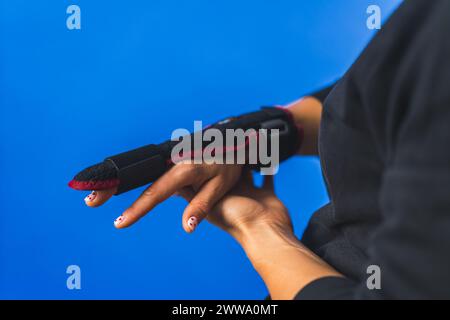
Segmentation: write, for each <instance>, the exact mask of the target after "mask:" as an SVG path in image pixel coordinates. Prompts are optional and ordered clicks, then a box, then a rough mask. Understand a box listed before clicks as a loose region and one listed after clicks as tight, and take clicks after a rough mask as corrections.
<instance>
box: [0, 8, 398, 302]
mask: <svg viewBox="0 0 450 320" xmlns="http://www.w3.org/2000/svg"><path fill="white" fill-rule="evenodd" d="M398 3H399V1H394V0H392V1H387V0H386V1H381V0H379V1H376V0H370V1H365V0H345V1H342V0H314V1H300V0H291V1H262V0H247V1H238V0H227V1H207V0H201V1H198V0H189V1H188V0H177V1H174V0H164V1H162V0H161V1H157V0H152V1H144V0H142V1H104V0H101V1H100V0H97V1H88V0H74V1H72V2H69V1H51V0H47V1H25V0H14V1H8V0H0V212H1V213H0V214H1V220H0V298H27V299H28V298H40V299H46V298H56V299H81V298H89V299H91V298H92V299H100V298H138V299H140V298H149V299H168V298H173V299H231V298H236V299H241V298H247V299H259V298H263V297H264V296H265V294H266V289H265V287H264V284H263V282H262V281H261V279H260V278H259V277H258V275H257V274H256V272H255V271H254V270H253V269H252V267H251V265H250V263H249V262H248V261H247V259H246V257H245V254H244V252H243V251H242V250H241V249H240V247H239V246H238V245H237V244H236V243H235V242H234V240H233V239H232V238H231V237H229V236H228V235H227V234H225V233H223V232H222V231H220V230H218V229H216V228H215V227H213V226H210V225H208V224H207V223H203V224H202V225H201V227H200V228H199V229H198V230H197V232H196V233H195V234H193V235H187V234H185V233H184V232H183V230H182V228H181V213H182V210H183V208H184V206H185V203H184V201H183V200H181V199H170V200H168V201H167V202H165V203H163V204H162V205H160V206H159V207H157V208H156V209H155V210H154V211H153V212H151V213H150V214H149V215H148V216H147V217H146V218H145V219H143V220H141V221H140V222H139V223H138V224H137V225H135V226H134V227H133V228H130V229H127V230H122V231H117V230H115V229H114V228H113V224H112V222H113V220H114V219H115V218H116V217H117V216H118V215H120V214H121V212H122V211H123V210H124V209H125V208H127V206H128V205H129V204H130V203H131V202H132V201H133V200H134V199H135V198H136V197H137V196H138V195H139V193H140V192H141V191H142V190H135V191H133V192H130V193H128V194H124V195H122V196H120V197H115V198H114V199H112V201H110V202H109V203H107V204H106V205H105V206H103V207H101V208H98V209H90V208H87V207H86V206H85V205H84V203H83V201H82V199H83V198H84V196H85V194H83V193H80V192H75V191H73V190H71V189H69V188H68V187H67V182H68V181H69V180H70V179H71V178H72V176H73V174H75V173H76V172H77V171H78V170H79V169H81V168H84V167H85V166H88V165H90V164H92V163H95V162H98V161H100V160H102V159H103V158H104V157H105V156H107V155H111V154H115V153H118V152H122V151H124V150H128V149H131V148H134V147H137V146H140V145H143V144H147V143H151V142H160V141H163V140H165V139H167V138H168V137H169V135H170V133H171V132H172V130H173V129H175V128H188V129H193V128H192V126H193V120H202V121H203V122H204V123H211V122H214V121H216V120H218V119H221V118H223V117H224V116H228V115H233V114H240V113H243V112H246V111H251V110H254V109H256V108H258V107H259V106H260V105H268V104H284V103H287V102H290V101H292V100H295V99H297V98H299V97H301V96H302V95H303V94H306V93H308V92H310V91H311V90H314V89H317V88H319V87H321V86H323V85H325V84H327V83H330V82H332V81H333V80H335V79H337V78H339V76H341V75H342V74H343V73H344V72H345V71H346V69H347V68H348V67H349V66H350V65H351V63H352V62H353V61H354V60H355V58H356V57H357V56H358V54H359V53H360V52H361V50H362V49H363V48H364V46H365V45H366V44H367V42H368V41H369V40H370V38H371V37H372V36H373V35H374V33H375V31H372V30H368V29H367V28H366V19H367V14H366V8H367V6H368V5H370V4H378V5H380V7H381V9H382V13H383V18H386V17H387V16H388V15H389V14H390V13H391V12H392V10H393V9H394V8H395V7H396V5H398ZM70 4H77V5H79V6H80V7H81V10H82V30H78V31H77V30H74V31H70V30H68V29H67V28H66V18H67V14H66V8H67V7H68V6H69V5H70ZM276 180H277V191H278V194H279V196H280V198H281V199H282V200H283V201H284V202H285V203H286V205H287V207H288V208H289V209H290V211H291V213H292V215H293V220H294V224H295V227H296V230H297V234H298V235H301V233H302V231H303V229H304V227H305V225H306V223H307V221H308V219H309V217H310V215H311V214H312V212H313V211H315V210H316V209H317V208H319V207H320V206H322V205H323V204H325V203H326V202H327V194H326V191H325V189H324V184H323V180H322V176H321V172H320V166H319V162H318V160H317V159H315V158H303V159H301V158H296V159H291V160H289V161H288V162H287V163H285V164H283V165H282V166H281V170H280V173H279V174H278V176H277V179H276ZM72 264H76V265H79V266H80V267H81V271H82V289H81V290H68V289H67V288H66V278H67V276H68V275H67V274H66V268H67V266H69V265H72Z"/></svg>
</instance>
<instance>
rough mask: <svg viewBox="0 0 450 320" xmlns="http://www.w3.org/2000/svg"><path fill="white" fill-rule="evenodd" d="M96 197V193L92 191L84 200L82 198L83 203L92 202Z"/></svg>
mask: <svg viewBox="0 0 450 320" xmlns="http://www.w3.org/2000/svg"><path fill="white" fill-rule="evenodd" d="M96 197H97V192H95V191H92V192H91V194H90V195H88V196H87V197H86V198H84V201H85V202H92V201H94V199H95V198H96Z"/></svg>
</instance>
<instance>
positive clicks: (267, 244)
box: [233, 222, 303, 268]
mask: <svg viewBox="0 0 450 320" xmlns="http://www.w3.org/2000/svg"><path fill="white" fill-rule="evenodd" d="M233 236H234V238H235V239H236V240H237V241H238V242H239V244H240V245H241V246H242V248H243V249H244V251H245V253H246V254H247V256H248V258H249V259H250V261H251V262H252V264H253V265H254V266H255V268H257V266H258V265H261V264H263V263H264V262H265V260H266V258H267V257H268V256H270V255H272V253H273V252H276V251H278V252H280V250H290V249H295V250H297V249H299V248H302V247H303V245H302V244H301V243H300V241H299V240H298V239H297V238H296V236H295V234H294V232H293V230H292V228H291V226H290V225H289V226H285V225H281V224H276V223H267V222H261V223H258V224H253V225H248V226H244V227H241V228H240V229H239V230H238V231H236V232H235V233H234V234H233Z"/></svg>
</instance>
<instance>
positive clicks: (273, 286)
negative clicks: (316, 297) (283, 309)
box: [180, 172, 341, 299]
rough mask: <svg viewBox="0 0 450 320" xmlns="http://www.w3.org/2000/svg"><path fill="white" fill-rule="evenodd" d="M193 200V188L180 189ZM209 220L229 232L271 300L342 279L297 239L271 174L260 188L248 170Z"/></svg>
mask: <svg viewBox="0 0 450 320" xmlns="http://www.w3.org/2000/svg"><path fill="white" fill-rule="evenodd" d="M180 195H182V196H183V197H184V198H185V199H186V200H188V201H192V200H193V199H194V197H195V190H193V189H191V188H184V189H183V190H181V192H180ZM207 219H208V220H209V221H210V222H212V223H213V224H215V225H217V226H219V227H220V228H222V229H223V230H225V231H227V232H228V233H230V234H231V235H232V236H233V237H234V238H235V239H236V240H237V241H238V242H239V243H240V244H241V245H242V247H243V249H244V250H245V252H246V254H247V256H248V257H249V259H250V261H251V262H252V264H253V266H254V267H255V269H256V271H257V272H258V273H259V275H260V276H261V278H262V279H263V280H264V282H265V284H266V286H267V288H268V289H269V292H270V295H271V297H272V299H292V298H294V297H295V295H296V294H297V293H298V292H299V291H300V290H301V289H302V288H303V287H305V286H306V285H307V284H308V283H310V282H312V281H314V280H317V279H320V278H323V277H330V276H331V277H340V276H341V275H340V274H339V273H338V272H337V271H336V270H334V269H333V268H332V267H330V266H329V265H328V264H327V263H326V262H324V261H323V260H321V259H320V258H319V257H317V256H316V255H315V254H314V253H312V252H311V251H310V250H309V249H308V248H306V247H305V246H303V244H302V243H301V242H300V241H299V240H298V239H297V238H296V237H295V235H294V232H293V228H292V224H291V220H290V217H289V214H288V211H287V209H286V207H285V206H284V205H283V204H282V203H281V201H280V200H279V199H278V198H277V197H276V196H275V193H274V187H273V180H272V176H266V177H265V181H264V184H263V186H262V187H261V188H256V187H255V186H254V185H253V181H252V179H251V174H250V173H249V172H246V173H245V174H243V176H242V179H241V180H240V182H239V183H238V184H237V185H236V187H235V188H234V189H233V190H232V191H231V192H230V193H229V194H228V195H227V196H225V197H224V198H223V199H222V200H221V201H219V202H218V203H217V205H216V206H215V207H214V208H213V209H212V211H211V213H210V214H209V215H208V216H207Z"/></svg>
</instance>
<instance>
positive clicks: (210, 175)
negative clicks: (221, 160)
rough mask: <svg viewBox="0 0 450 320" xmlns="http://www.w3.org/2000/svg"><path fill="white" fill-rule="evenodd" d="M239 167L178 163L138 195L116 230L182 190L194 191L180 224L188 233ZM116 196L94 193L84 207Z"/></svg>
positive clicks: (237, 174)
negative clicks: (189, 189)
mask: <svg viewBox="0 0 450 320" xmlns="http://www.w3.org/2000/svg"><path fill="white" fill-rule="evenodd" d="M241 171H242V166H241V165H228V164H191V163H187V162H186V163H178V164H176V165H175V166H173V167H172V168H171V169H170V170H169V171H168V172H166V173H165V174H164V175H163V176H162V177H160V178H159V179H158V180H157V181H156V182H154V183H153V184H152V185H151V186H150V187H148V188H147V189H146V190H145V191H144V192H143V193H142V194H141V196H140V197H139V198H138V199H137V200H136V201H135V202H134V203H133V204H132V205H131V206H130V207H129V208H128V209H127V210H125V212H124V213H123V214H122V215H121V216H120V217H118V218H117V219H116V220H115V221H114V225H115V226H116V228H118V229H122V228H126V227H128V226H130V225H132V224H134V223H135V222H137V221H138V220H139V219H140V218H142V217H143V216H145V215H146V214H147V213H148V212H149V211H151V210H152V209H153V208H154V207H156V206H157V205H158V204H159V203H161V202H163V201H165V200H166V199H168V198H169V197H171V196H172V195H174V194H175V193H177V192H179V191H180V190H182V189H183V188H191V190H194V189H195V190H196V192H195V194H194V193H193V194H191V196H192V197H191V201H190V203H189V205H188V206H187V207H186V209H185V210H184V214H183V218H182V224H183V228H184V230H185V231H186V232H192V231H194V229H195V228H196V227H197V225H198V224H199V223H200V222H201V221H202V220H203V219H204V218H205V217H206V216H207V215H208V213H209V212H210V210H211V208H212V207H214V205H215V204H216V203H217V202H218V201H219V200H220V199H221V198H222V197H223V196H224V195H225V194H226V193H227V192H228V191H229V190H230V189H231V188H233V187H234V185H235V184H236V182H237V181H238V180H239V178H240V176H241ZM115 193H116V189H109V190H101V191H94V192H92V193H91V194H90V195H89V196H87V197H86V198H85V202H86V205H88V206H90V207H98V206H100V205H102V204H104V203H105V202H106V201H108V199H110V198H111V197H112V196H113V195H114V194H115Z"/></svg>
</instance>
